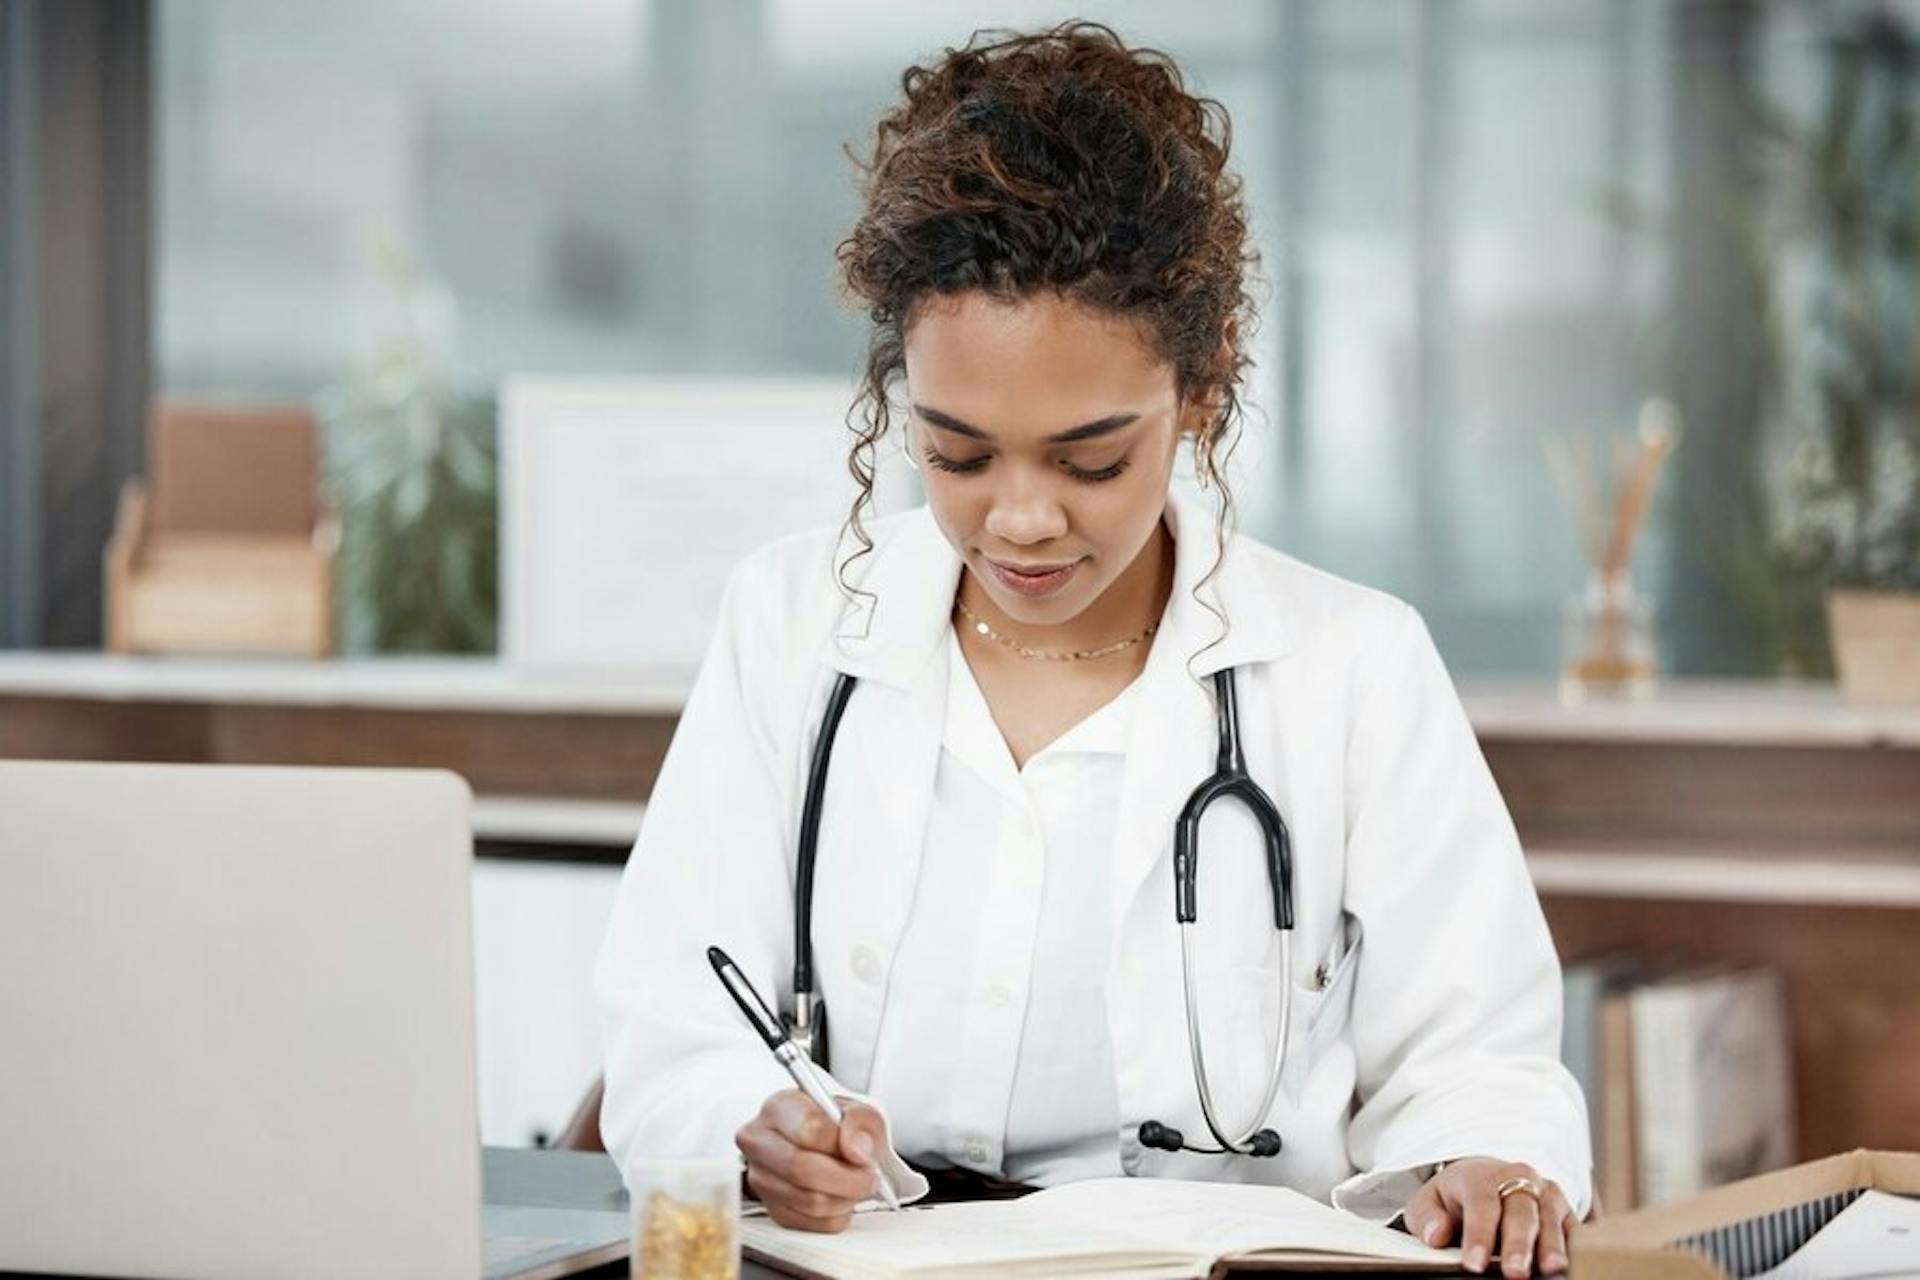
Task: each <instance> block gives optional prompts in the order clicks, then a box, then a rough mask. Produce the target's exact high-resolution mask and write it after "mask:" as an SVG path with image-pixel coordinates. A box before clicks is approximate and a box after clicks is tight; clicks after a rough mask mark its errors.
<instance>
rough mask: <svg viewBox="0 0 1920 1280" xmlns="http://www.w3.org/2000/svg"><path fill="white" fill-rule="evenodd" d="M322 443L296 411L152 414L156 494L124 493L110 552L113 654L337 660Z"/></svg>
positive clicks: (335, 535) (183, 409) (134, 487)
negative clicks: (254, 655)
mask: <svg viewBox="0 0 1920 1280" xmlns="http://www.w3.org/2000/svg"><path fill="white" fill-rule="evenodd" d="M317 436H318V432H317V430H316V427H315V424H314V421H313V415H312V414H311V413H310V412H308V411H307V410H306V409H304V408H300V407H298V406H261V407H257V408H237V407H226V406H208V405H193V404H183V403H178V402H175V403H164V404H161V405H159V406H157V407H156V408H155V410H154V414H153V418H152V420H151V423H150V425H149V438H148V439H149V467H150V471H151V474H152V477H153V485H152V489H151V492H149V490H148V487H147V486H146V485H144V484H142V483H141V482H140V481H138V480H134V481H129V482H128V483H127V485H126V487H125V489H123V490H122V492H121V495H120V509H119V514H118V518H117V520H116V522H115V525H114V532H113V538H112V540H111V541H110V542H109V543H108V544H107V554H106V573H105V578H106V583H105V586H106V624H107V625H106V631H107V635H106V647H107V648H108V649H109V650H111V651H113V652H116V653H258V654H295V655H300V656H304V657H316V658H317V657H324V656H327V655H329V654H331V653H332V652H333V563H334V556H335V552H336V550H337V548H338V546H339V540H340V532H339V524H338V522H337V521H336V520H335V519H334V517H333V514H332V513H331V512H330V511H329V510H328V509H327V508H326V506H325V505H324V504H323V503H322V502H321V501H320V498H319V492H318V490H319V484H318V458H317V455H316V441H317Z"/></svg>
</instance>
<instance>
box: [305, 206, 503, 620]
mask: <svg viewBox="0 0 1920 1280" xmlns="http://www.w3.org/2000/svg"><path fill="white" fill-rule="evenodd" d="M374 257H375V262H376V265H377V267H378V270H379V274H380V276H381V278H382V279H383V280H384V281H385V282H386V284H387V285H388V286H389V288H390V289H391V290H392V292H393V297H394V300H395V301H396V303H397V304H398V307H397V312H398V315H399V317H400V320H399V323H398V326H397V332H395V333H394V334H393V336H391V337H389V338H387V339H385V340H384V341H382V342H381V344H380V346H379V347H378V349H377V350H376V352H375V354H374V356H373V358H372V360H371V361H370V362H369V363H368V364H367V365H366V366H364V367H362V368H360V369H356V370H355V371H354V372H353V373H352V374H351V375H350V376H348V377H347V378H346V379H344V380H343V381H342V382H341V383H340V384H338V385H337V386H335V387H332V388H330V389H329V390H328V391H327V392H326V393H325V394H324V395H323V397H322V403H321V406H320V417H321V421H322V422H323V423H324V424H325V430H326V453H327V479H328V485H329V488H330V490H331V493H332V496H333V500H334V502H335V504H336V505H337V507H338V508H339V512H340V521H341V547H340V559H339V562H338V567H337V575H338V576H337V591H338V596H339V600H340V609H341V632H342V648H343V649H344V650H345V651H347V652H350V653H351V652H368V651H373V652H385V653H402V652H405V653H490V652H492V651H494V649H495V648H496V647H497V639H498V627H499V572H498V565H499V537H498V527H499V515H498V513H499V503H498V491H499V466H498V453H497V449H496V443H495V441H496V436H495V407H494V401H493V398H492V397H491V396H485V395H473V394H466V393H462V392H461V391H460V390H458V389H457V388H456V387H455V386H454V385H453V379H452V375H451V367H452V350H453V346H454V330H455V323H454V322H455V314H454V308H453V302H452V298H451V295H450V294H449V293H448V292H447V290H446V289H445V288H444V287H443V286H441V285H439V284H438V283H437V282H436V281H434V280H433V279H431V278H430V277H429V276H427V275H426V273H425V272H423V271H422V270H421V268H420V267H419V265H418V264H417V263H416V262H414V261H413V260H412V259H411V258H410V257H408V256H407V255H406V254H405V253H404V252H403V251H402V250H400V249H399V248H398V247H396V246H394V245H393V244H391V243H389V242H385V241H382V242H381V243H379V244H377V245H376V246H375V252H374Z"/></svg>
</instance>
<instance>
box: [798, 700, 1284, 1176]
mask: <svg viewBox="0 0 1920 1280" xmlns="http://www.w3.org/2000/svg"><path fill="white" fill-rule="evenodd" d="M1213 684H1214V695H1215V696H1214V710H1215V718H1216V722H1217V726H1218V733H1219V749H1218V753H1217V756H1216V759H1215V769H1214V773H1213V774H1212V776H1210V777H1209V778H1207V779H1206V780H1205V781H1203V782H1202V783H1201V784H1200V785H1199V786H1198V787H1196V788H1195V789H1194V791H1193V794H1192V795H1191V796H1189V797H1188V799H1187V803H1186V805H1185V806H1184V807H1183V808H1182V809H1181V812H1180V817H1179V819H1178V821H1176V822H1175V824H1174V841H1173V844H1174V848H1173V873H1174V874H1173V881H1174V884H1173V889H1174V919H1175V921H1176V923H1178V925H1179V926H1180V981H1181V990H1182V995H1183V997H1184V1003H1185V1005H1186V1023H1187V1046H1188V1051H1189V1054H1190V1056H1191V1057H1192V1060H1193V1079H1194V1086H1195V1090H1196V1092H1197V1093H1198V1095H1199V1101H1200V1114H1201V1116H1202V1117H1203V1118H1204V1119H1205V1121H1206V1124H1207V1128H1208V1129H1209V1130H1210V1131H1211V1132H1212V1134H1213V1137H1214V1140H1215V1141H1216V1142H1218V1143H1219V1144H1220V1146H1221V1148H1222V1150H1223V1152H1232V1153H1235V1154H1250V1152H1249V1150H1248V1145H1247V1144H1248V1142H1249V1140H1251V1139H1252V1138H1253V1137H1254V1136H1255V1135H1256V1134H1258V1133H1259V1132H1260V1131H1261V1129H1262V1124H1263V1121H1264V1119H1265V1117H1266V1116H1267V1115H1268V1114H1269V1113H1270V1112H1271V1111H1272V1110H1273V1105H1274V1103H1275V1101H1276V1100H1277V1099H1278V1098H1279V1095H1280V1081H1281V1078H1282V1076H1283V1075H1284V1073H1285V1069H1286V1053H1287V1038H1288V1035H1289V1033H1290V1031H1291V1024H1292V1019H1293V948H1292V947H1291V946H1290V945H1289V943H1288V941H1287V938H1286V935H1287V934H1288V933H1290V932H1291V931H1292V929H1293V850H1292V840H1291V837H1290V835H1289V833H1288V831H1287V825H1286V821H1285V819H1284V818H1283V817H1282V816H1281V814H1280V810H1279V808H1278V807H1277V806H1276V805H1275V804H1274V803H1273V800H1272V798H1271V797H1270V796H1268V795H1267V793H1266V792H1265V791H1264V790H1262V789H1261V787H1260V785H1259V784H1258V783H1256V782H1255V781H1254V780H1253V778H1252V776H1251V775H1249V774H1248V772H1247V767H1246V757H1245V754H1244V752H1243V750H1242V748H1241V744H1240V710H1239V704H1238V699H1237V690H1236V689H1235V685H1234V673H1233V669H1232V668H1231V667H1229V668H1227V669H1226V670H1224V671H1218V672H1215V673H1214V677H1213ZM853 686H854V677H853V676H851V675H848V674H847V673H845V672H841V673H840V674H839V675H838V676H837V677H836V678H835V680H834V684H833V688H832V690H831V691H830V692H829V693H828V695H827V707H826V712H825V715H824V716H823V718H822V722H821V727H820V734H819V736H818V737H817V738H816V739H815V741H814V745H813V757H812V760H811V761H810V764H809V768H808V772H807V787H806V792H805V798H804V803H803V806H802V809H801V816H800V848H799V858H798V865H797V866H796V868H795V876H794V964H793V990H794V1002H795V1014H794V1022H793V1039H794V1040H795V1042H796V1043H798V1044H799V1045H800V1046H801V1047H802V1049H803V1050H805V1051H807V1052H808V1053H809V1054H811V1055H812V1057H813V1058H814V1060H815V1061H816V1062H819V1063H821V1064H822V1065H825V1063H826V1061H827V1048H828V1046H827V1044H826V1035H825V1031H826V1028H825V1025H824V1022H825V1019H824V1013H825V1010H824V1009H820V1010H819V1011H818V1012H819V1014H820V1015H822V1016H821V1017H820V1018H819V1022H820V1024H821V1025H820V1026H819V1027H818V1031H819V1035H818V1037H817V1038H816V1036H815V1021H816V1016H815V1015H816V1008H815V1006H816V994H815V991H814V976H813V878H814V868H815V863H816V861H817V854H818V849H819V838H820V811H821V807H822V802H823V800H824V798H825V793H826V782H827V770H828V766H829V764H830V762H831V760H832V756H833V743H834V739H835V738H836V737H837V736H838V735H839V730H840V719H841V716H842V715H843V714H845V712H846V708H847V699H848V697H849V696H850V695H851V694H852V692H853ZM1227 797H1231V798H1233V799H1236V800H1238V801H1240V802H1241V803H1242V804H1244V805H1245V806H1246V807H1247V808H1248V810H1250V811H1251V812H1252V814H1253V817H1254V821H1255V824H1256V825H1257V826H1258V827H1259V828H1260V833H1261V838H1262V843H1263V844H1264V846H1265V853H1266V861H1267V878H1268V884H1269V888H1270V889H1271V891H1272V895H1273V920H1274V927H1275V928H1276V929H1277V930H1278V931H1279V932H1280V933H1281V935H1282V936H1281V943H1280V1018H1279V1026H1278V1028H1277V1030H1278V1032H1279V1034H1278V1035H1277V1037H1276V1038H1275V1040H1274V1043H1273V1061H1272V1064H1271V1066H1270V1068H1269V1070H1268V1073H1267V1084H1266V1090H1265V1093H1264V1094H1263V1096H1262V1097H1261V1100H1260V1105H1259V1107H1258V1109H1257V1110H1256V1111H1255V1112H1254V1115H1253V1119H1252V1120H1251V1121H1250V1122H1249V1123H1248V1125H1247V1126H1246V1128H1245V1129H1243V1130H1242V1131H1240V1133H1239V1134H1238V1135H1237V1136H1234V1137H1229V1136H1228V1135H1229V1131H1228V1129H1227V1128H1226V1126H1223V1125H1222V1124H1221V1123H1220V1119H1219V1117H1218V1115H1217V1114H1216V1113H1215V1111H1214V1105H1213V1090H1212V1087H1211V1085H1210V1083H1209V1080H1208V1076H1207V1063H1206V1047H1205V1043H1204V1037H1203V1036H1202V1034H1201V1028H1200V1013H1199V1007H1200V1005H1199V1000H1198V998H1197V992H1196V989H1195V988H1196V984H1195V978H1194V963H1193V947H1192V932H1193V926H1194V924H1195V923H1196V922H1197V921H1198V919H1199V884H1198V882H1199V871H1200V867H1199V863H1200V858H1199V852H1200V820H1201V818H1202V817H1203V816H1204V815H1205V813H1206V810H1207V808H1208V806H1210V805H1212V804H1213V803H1214V802H1215V801H1216V800H1220V799H1224V798H1227ZM1253 1154H1257V1153H1253Z"/></svg>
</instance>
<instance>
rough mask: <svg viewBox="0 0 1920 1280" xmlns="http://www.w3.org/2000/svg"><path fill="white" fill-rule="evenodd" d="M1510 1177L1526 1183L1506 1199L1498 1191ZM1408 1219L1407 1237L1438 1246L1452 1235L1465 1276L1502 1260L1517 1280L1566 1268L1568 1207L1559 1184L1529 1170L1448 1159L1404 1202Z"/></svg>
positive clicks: (1482, 1158) (1504, 1269)
mask: <svg viewBox="0 0 1920 1280" xmlns="http://www.w3.org/2000/svg"><path fill="white" fill-rule="evenodd" d="M1513 1179H1525V1180H1526V1182H1527V1185H1526V1186H1523V1187H1521V1188H1520V1189H1518V1190H1514V1191H1510V1192H1508V1194H1507V1195H1506V1197H1505V1198H1504V1199H1503V1198H1502V1197H1501V1195H1500V1189H1501V1187H1503V1186H1508V1185H1511V1184H1512V1183H1511V1180H1513ZM1530 1190H1531V1191H1537V1192H1538V1194H1537V1195H1533V1194H1529V1191H1530ZM1406 1219H1407V1230H1408V1231H1411V1232H1412V1233H1413V1234H1414V1236H1415V1237H1416V1238H1417V1239H1420V1240H1424V1241H1425V1242H1426V1243H1428V1244H1430V1245H1433V1246H1435V1247H1436V1248H1440V1247H1444V1246H1446V1245H1449V1244H1452V1243H1453V1242H1454V1240H1455V1239H1456V1237H1457V1238H1458V1240H1459V1242H1460V1261H1461V1262H1462V1263H1463V1264H1465V1266H1466V1268H1467V1270H1469V1271H1473V1272H1480V1271H1484V1270H1486V1267H1487V1261H1488V1259H1489V1258H1498V1259H1500V1270H1501V1272H1502V1274H1504V1275H1508V1276H1515V1277H1518V1276H1528V1275H1532V1274H1533V1271H1534V1267H1535V1265H1536V1263H1537V1264H1538V1266H1539V1269H1540V1270H1541V1271H1543V1272H1545V1273H1546V1274H1548V1275H1554V1274H1558V1273H1560V1272H1563V1271H1565V1270H1566V1269H1567V1227H1568V1225H1569V1223H1571V1221H1572V1219H1573V1207H1572V1206H1571V1205H1569V1204H1568V1203H1567V1197H1566V1193H1564V1192H1563V1191H1561V1190H1560V1187H1559V1184H1558V1183H1555V1182H1551V1181H1549V1180H1547V1179H1546V1178H1542V1177H1541V1176H1540V1175H1539V1174H1537V1173H1535V1172H1534V1171H1533V1167H1532V1166H1531V1165H1524V1164H1509V1163H1508V1162H1507V1161H1505V1160H1495V1159H1493V1158H1491V1157H1489V1156H1469V1157H1467V1158H1466V1159H1463V1160H1453V1161H1450V1162H1448V1164H1447V1166H1446V1167H1445V1168H1444V1169H1442V1170H1440V1172H1439V1173H1436V1174H1435V1175H1434V1176H1433V1177H1431V1178H1429V1179H1427V1184H1426V1185H1425V1186H1424V1187H1421V1188H1420V1190H1419V1191H1418V1192H1416V1193H1415V1195H1414V1197H1413V1199H1412V1200H1410V1201H1408V1202H1407V1209H1406Z"/></svg>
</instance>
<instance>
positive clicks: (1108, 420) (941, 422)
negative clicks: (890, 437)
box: [913, 403, 1140, 444]
mask: <svg viewBox="0 0 1920 1280" xmlns="http://www.w3.org/2000/svg"><path fill="white" fill-rule="evenodd" d="M913 411H914V412H915V413H917V414H919V415H920V416H921V417H923V418H925V419H926V420H927V421H928V422H931V423H932V424H933V425H934V426H936V427H943V428H945V429H946V430H948V431H951V432H953V433H954V434H956V435H963V436H971V437H973V438H974V439H975V440H985V441H988V442H989V443H991V442H992V440H993V437H992V436H991V435H990V434H988V433H987V432H985V431H982V430H981V429H980V428H978V427H976V426H974V425H972V424H971V423H966V422H962V421H960V419H958V418H956V417H954V416H953V415H952V414H950V413H942V412H940V411H939V410H938V409H930V408H928V407H927V406H926V405H923V404H919V403H915V404H914V406H913ZM1139 416H1140V415H1139V414H1137V413H1115V414H1109V415H1108V416H1107V417H1104V418H1099V419H1096V420H1095V421H1093V422H1088V423H1083V424H1081V425H1080V426H1077V427H1071V428H1069V429H1068V430H1065V431H1057V432H1055V433H1054V434H1053V435H1050V436H1048V437H1047V439H1046V443H1048V444H1072V443H1074V442H1075V441H1076V440H1091V439H1093V438H1094V437H1095V436H1104V435H1106V434H1107V433H1108V432H1110V431H1118V430H1119V429H1120V428H1122V427H1124V426H1126V425H1128V424H1129V423H1131V422H1133V421H1134V420H1136V419H1137V418H1139Z"/></svg>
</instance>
